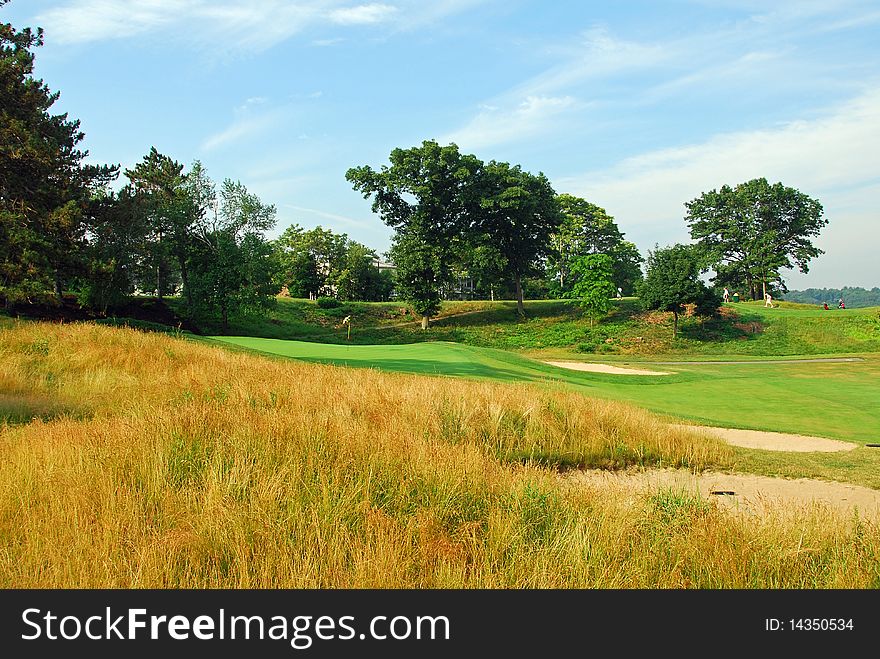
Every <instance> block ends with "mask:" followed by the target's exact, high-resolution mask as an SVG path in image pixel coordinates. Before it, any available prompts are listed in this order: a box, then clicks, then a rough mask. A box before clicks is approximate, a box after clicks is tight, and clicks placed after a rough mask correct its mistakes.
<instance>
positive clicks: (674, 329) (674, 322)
mask: <svg viewBox="0 0 880 659" xmlns="http://www.w3.org/2000/svg"><path fill="white" fill-rule="evenodd" d="M676 336H678V312H677V311H673V312H672V338H673V339H675V337H676Z"/></svg>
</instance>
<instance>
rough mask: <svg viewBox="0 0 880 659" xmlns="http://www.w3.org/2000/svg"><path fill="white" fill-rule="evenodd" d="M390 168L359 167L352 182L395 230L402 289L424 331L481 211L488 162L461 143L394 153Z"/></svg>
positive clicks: (395, 254) (429, 143)
mask: <svg viewBox="0 0 880 659" xmlns="http://www.w3.org/2000/svg"><path fill="white" fill-rule="evenodd" d="M389 160H390V165H383V166H382V168H381V169H380V170H378V171H376V170H374V169H372V168H371V167H369V166H366V165H365V166H361V167H353V168H351V169H349V170H348V172H346V175H345V177H346V179H347V180H348V181H349V182H350V183H351V184H352V186H353V187H354V189H355V190H357V191H359V192H360V193H361V194H363V196H364V198H365V199H370V198H372V209H373V212H375V213H378V215H379V216H380V217H381V218H382V221H383V222H385V223H386V224H387V225H388V226H390V227H392V228H393V229H394V230H395V236H394V239H393V245H392V255H393V256H392V258H393V260H394V263H395V265H396V266H397V273H396V275H397V288H398V293H399V294H400V295H402V296H403V297H404V298H405V299H406V300H407V301H408V302H410V303H411V304H412V306H413V309H414V310H415V311H416V313H418V314H420V315H421V316H422V328H423V329H427V327H428V322H429V320H430V318H431V317H432V316H434V315H436V313H437V311H438V310H439V308H440V288H441V286H442V285H443V284H444V283H445V282H446V281H447V280H448V278H449V274H450V267H451V264H452V263H453V260H454V244H455V241H456V238H457V237H458V236H460V235H462V233H464V232H466V231H468V230H469V229H470V226H471V223H472V221H473V219H474V217H475V212H476V210H477V209H478V206H479V204H478V197H477V189H476V188H477V186H476V180H477V177H478V176H479V175H480V170H481V168H482V163H481V162H480V161H479V160H478V159H477V158H476V157H475V156H472V155H467V154H462V153H461V152H460V151H459V149H458V147H457V146H456V145H455V144H449V145H447V146H440V144H438V143H437V142H436V141H433V140H426V141H424V142H422V144H421V146H417V147H412V148H410V149H394V150H393V151H392V152H391V155H390V157H389Z"/></svg>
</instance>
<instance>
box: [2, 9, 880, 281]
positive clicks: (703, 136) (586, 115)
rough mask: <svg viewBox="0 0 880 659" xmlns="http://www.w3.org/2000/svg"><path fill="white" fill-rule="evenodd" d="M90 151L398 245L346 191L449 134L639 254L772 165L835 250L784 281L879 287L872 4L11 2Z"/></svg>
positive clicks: (878, 55) (879, 147)
mask: <svg viewBox="0 0 880 659" xmlns="http://www.w3.org/2000/svg"><path fill="white" fill-rule="evenodd" d="M0 20H2V21H3V22H12V23H13V24H15V25H16V26H18V27H21V26H24V25H32V26H36V25H39V26H42V27H43V28H44V29H45V31H46V35H45V41H46V45H45V46H44V47H43V48H41V49H40V50H39V52H38V54H37V75H38V76H39V77H42V78H43V79H44V80H45V81H46V82H47V84H48V85H49V86H50V88H52V89H53V90H59V91H61V93H62V96H61V99H60V100H59V102H58V104H57V105H56V108H58V109H60V110H63V111H66V112H69V113H70V115H71V116H72V117H76V118H79V119H80V120H81V121H82V127H83V130H84V131H85V133H86V140H85V147H86V148H88V149H89V151H90V154H91V155H90V160H92V161H94V162H107V163H121V164H122V165H123V166H124V167H128V166H131V165H133V164H134V163H135V162H137V161H138V160H139V159H140V158H141V157H142V156H143V155H144V154H146V153H147V152H148V151H149V149H150V147H151V146H155V147H156V148H157V149H159V150H160V151H161V152H163V153H166V154H168V155H169V156H171V157H173V158H175V159H177V160H179V161H181V162H184V163H186V164H187V165H189V164H191V163H192V161H193V160H196V159H198V160H201V161H202V163H203V164H204V165H205V166H206V167H207V169H208V173H209V175H211V176H212V177H213V178H214V179H215V180H218V181H219V180H222V179H223V178H227V177H228V178H232V179H238V180H241V181H242V183H244V184H245V185H246V186H247V187H248V189H250V190H251V191H253V192H256V193H257V194H259V195H260V197H261V198H262V199H263V200H264V201H265V202H267V203H273V204H275V205H276V206H277V208H278V227H277V229H276V231H275V232H274V234H273V235H277V234H278V233H280V232H281V231H282V230H283V229H284V228H285V227H287V226H288V225H290V224H291V223H298V224H300V225H302V226H305V227H313V226H316V225H318V224H320V225H322V226H324V227H329V228H332V229H334V230H337V231H343V232H346V233H348V234H349V235H350V236H351V237H352V238H354V239H356V240H359V241H361V242H364V243H366V244H368V245H370V246H371V247H374V248H377V249H379V250H385V249H387V247H388V246H389V243H390V237H391V232H390V230H389V229H388V228H387V227H385V226H384V225H383V224H382V222H381V220H380V219H379V218H378V217H376V216H374V215H373V214H372V213H371V211H370V208H369V203H368V202H367V201H365V200H364V199H363V198H362V197H361V196H360V195H359V194H358V193H356V192H354V191H353V190H352V189H351V187H350V186H349V184H348V183H347V182H346V181H345V171H346V170H347V169H348V168H349V167H352V166H356V165H362V164H369V165H372V166H373V167H379V166H381V165H382V164H384V163H386V162H387V158H388V154H389V152H390V151H391V149H393V148H395V147H410V146H414V145H417V144H419V143H420V142H421V141H422V140H424V139H436V140H438V141H440V142H442V143H448V142H455V143H456V144H458V145H459V146H460V147H461V149H462V150H464V151H467V152H470V153H475V154H476V155H477V156H479V157H480V158H482V159H483V160H490V159H497V160H504V161H507V162H511V163H518V164H520V165H522V166H523V168H524V169H527V170H529V171H532V172H539V171H542V172H544V173H545V174H546V175H547V176H548V177H550V179H551V181H552V182H553V185H554V187H555V189H556V190H557V191H558V192H568V193H572V194H576V195H579V196H582V197H584V198H586V199H588V200H589V201H592V202H593V203H596V204H598V205H600V206H602V207H604V208H605V209H606V210H607V211H608V212H609V213H610V214H611V215H613V216H614V217H615V219H616V221H617V223H618V225H619V226H620V228H621V230H622V231H624V233H625V234H626V237H627V238H628V239H630V240H632V241H634V242H635V243H636V244H637V245H638V247H639V248H640V250H641V251H642V252H643V253H644V252H645V251H646V250H647V249H649V248H652V247H653V246H654V244H655V243H659V244H660V245H666V244H671V243H673V242H687V241H688V234H687V229H686V226H685V224H684V221H683V217H684V203H685V202H686V201H689V200H691V199H693V198H695V197H697V196H699V195H700V194H701V193H702V192H704V191H708V190H710V189H713V188H718V187H720V186H721V185H723V184H730V185H735V184H737V183H741V182H743V181H746V180H749V179H752V178H756V177H760V176H764V177H766V178H767V179H768V180H770V181H771V182H776V181H782V183H784V184H785V185H788V186H791V187H795V188H797V189H799V190H800V191H801V192H804V193H806V194H808V195H810V196H813V197H815V198H817V199H819V201H820V202H822V204H823V205H824V207H825V210H826V214H827V216H828V218H829V219H830V224H829V225H828V227H826V229H825V230H824V231H823V234H822V236H821V237H820V239H819V240H818V241H817V244H818V245H819V246H820V247H822V248H823V249H825V250H826V254H825V255H823V256H821V257H819V258H818V259H816V260H814V262H813V264H812V266H811V268H810V273H809V274H808V275H801V274H799V273H791V274H790V275H789V277H788V282H789V287H790V288H806V287H808V286H814V287H823V286H828V287H837V286H843V285H854V286H866V287H871V286H880V265H878V254H880V212H878V210H877V209H878V205H880V204H878V200H880V2H878V1H877V0H870V1H868V0H833V1H832V0H798V1H789V0H743V1H738V2H735V1H732V0H731V1H726V0H665V1H664V0H660V1H651V2H649V1H631V2H588V1H584V2H551V1H549V0H545V1H544V2H541V1H537V0H535V1H532V0H437V1H435V2H427V1H417V0H381V1H380V2H357V0H308V1H303V2H300V1H282V0H252V1H250V2H243V1H229V0H13V2H12V3H11V4H9V5H6V6H5V7H4V8H3V9H2V10H0Z"/></svg>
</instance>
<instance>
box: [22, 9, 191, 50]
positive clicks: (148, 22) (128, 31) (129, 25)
mask: <svg viewBox="0 0 880 659" xmlns="http://www.w3.org/2000/svg"><path fill="white" fill-rule="evenodd" d="M200 4H201V2H200V0H180V1H179V2H178V1H176V0H130V1H128V2H121V1H119V0H78V1H76V2H72V3H70V4H68V5H66V6H64V7H59V8H57V9H51V10H49V11H47V12H45V13H43V14H41V15H40V16H38V19H39V21H40V23H41V24H43V25H44V27H45V28H46V32H47V34H48V35H50V36H51V38H52V39H54V40H57V41H58V42H60V43H79V42H88V41H96V40H100V39H106V38H115V39H122V38H126V37H131V36H134V35H137V34H140V33H142V32H148V31H150V30H154V29H157V28H160V27H163V26H165V25H168V24H169V23H172V22H174V20H175V18H176V16H179V15H180V14H187V13H189V12H191V11H193V10H194V9H195V8H196V7H197V6H198V5H200Z"/></svg>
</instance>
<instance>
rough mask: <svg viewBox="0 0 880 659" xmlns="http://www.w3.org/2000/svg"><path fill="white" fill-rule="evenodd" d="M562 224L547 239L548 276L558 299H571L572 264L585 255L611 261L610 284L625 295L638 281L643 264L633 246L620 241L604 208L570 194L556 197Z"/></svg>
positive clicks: (619, 233) (616, 229)
mask: <svg viewBox="0 0 880 659" xmlns="http://www.w3.org/2000/svg"><path fill="white" fill-rule="evenodd" d="M558 199H559V206H560V210H561V212H562V222H561V224H560V226H559V228H558V229H557V230H556V232H555V233H554V234H553V236H552V238H551V244H552V246H553V252H552V253H551V255H550V258H549V259H548V268H549V271H550V272H549V273H548V274H549V275H551V276H552V277H554V278H555V280H556V285H555V286H554V288H555V289H557V290H558V294H559V295H561V296H562V297H567V296H570V295H572V290H573V287H574V285H575V283H576V280H577V276H576V275H574V276H572V274H573V273H572V264H573V263H574V262H575V261H577V260H578V259H580V258H581V257H583V256H585V255H588V254H607V255H608V256H609V257H611V269H612V281H613V282H614V285H615V286H619V287H620V288H621V289H622V290H623V292H624V294H626V295H629V294H631V293H632V292H633V290H634V289H635V285H636V283H637V282H638V281H639V280H640V279H641V277H642V270H641V267H640V266H641V263H642V261H643V259H642V257H641V255H640V254H639V251H638V249H637V248H636V246H635V245H634V244H633V243H631V242H629V241H626V240H624V239H623V238H624V234H623V233H621V231H620V229H619V228H618V226H617V224H616V223H615V221H614V218H613V217H611V216H610V215H608V213H607V212H606V211H605V209H604V208H602V207H600V206H597V205H595V204H592V203H590V202H588V201H587V200H585V199H581V198H580V197H576V196H574V195H570V194H560V195H559V196H558Z"/></svg>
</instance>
